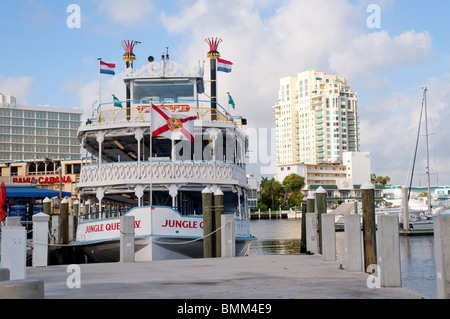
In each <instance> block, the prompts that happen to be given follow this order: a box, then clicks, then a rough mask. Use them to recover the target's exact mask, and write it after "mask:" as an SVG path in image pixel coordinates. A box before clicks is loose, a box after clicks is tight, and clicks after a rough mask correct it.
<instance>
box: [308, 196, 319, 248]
mask: <svg viewBox="0 0 450 319" xmlns="http://www.w3.org/2000/svg"><path fill="white" fill-rule="evenodd" d="M315 201H316V198H315V197H314V194H313V193H310V194H309V195H308V197H307V199H306V202H307V204H306V205H307V207H306V209H307V213H306V248H307V250H308V251H309V252H310V253H313V254H314V253H317V251H318V243H317V242H318V240H317V238H318V236H317V214H316V213H315V212H314V211H315V208H314V206H315Z"/></svg>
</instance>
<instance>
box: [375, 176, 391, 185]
mask: <svg viewBox="0 0 450 319" xmlns="http://www.w3.org/2000/svg"><path fill="white" fill-rule="evenodd" d="M370 179H371V181H372V184H374V185H377V184H378V185H387V184H388V183H389V182H390V181H391V178H390V177H389V176H377V175H376V174H370Z"/></svg>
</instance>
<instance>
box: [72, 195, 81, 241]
mask: <svg viewBox="0 0 450 319" xmlns="http://www.w3.org/2000/svg"><path fill="white" fill-rule="evenodd" d="M79 214H80V201H79V200H78V199H77V200H76V201H74V202H73V213H72V220H73V224H72V230H71V231H72V239H75V238H76V237H77V227H78V216H79Z"/></svg>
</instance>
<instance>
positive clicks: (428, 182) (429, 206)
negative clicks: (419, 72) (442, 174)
mask: <svg viewBox="0 0 450 319" xmlns="http://www.w3.org/2000/svg"><path fill="white" fill-rule="evenodd" d="M427 91H428V89H427V88H426V87H425V88H424V89H423V100H424V107H425V137H426V145H427V172H426V173H427V187H428V195H427V196H428V214H429V215H431V187H430V152H429V148H428V115H427Z"/></svg>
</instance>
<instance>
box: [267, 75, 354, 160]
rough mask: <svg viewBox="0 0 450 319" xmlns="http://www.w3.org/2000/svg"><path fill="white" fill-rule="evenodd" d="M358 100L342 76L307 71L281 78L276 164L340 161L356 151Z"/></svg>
mask: <svg viewBox="0 0 450 319" xmlns="http://www.w3.org/2000/svg"><path fill="white" fill-rule="evenodd" d="M357 102H358V99H357V93H355V92H353V91H352V90H351V89H350V87H349V86H348V84H347V80H346V79H345V78H343V77H339V76H336V75H328V74H325V73H323V72H318V71H314V70H308V71H305V72H302V73H299V74H297V75H291V76H287V77H285V78H282V79H280V91H279V100H278V103H277V104H276V105H275V106H274V115H275V116H274V118H275V128H276V154H277V165H293V164H300V163H305V164H321V163H342V161H343V154H344V153H345V152H358V151H359V129H358V106H357Z"/></svg>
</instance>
